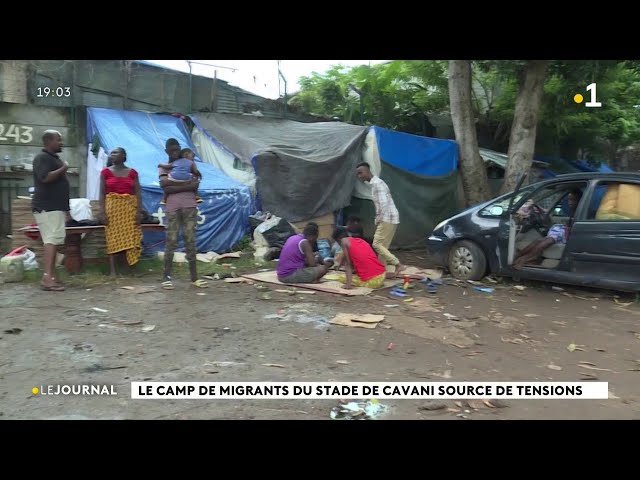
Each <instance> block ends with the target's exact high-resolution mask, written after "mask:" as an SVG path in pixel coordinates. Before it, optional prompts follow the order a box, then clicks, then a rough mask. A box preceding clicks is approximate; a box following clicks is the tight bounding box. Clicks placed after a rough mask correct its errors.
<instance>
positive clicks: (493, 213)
mask: <svg viewBox="0 0 640 480" xmlns="http://www.w3.org/2000/svg"><path fill="white" fill-rule="evenodd" d="M532 189H533V187H532V186H528V187H524V188H521V189H520V190H519V191H518V194H517V195H516V197H515V200H514V201H513V203H514V205H515V204H516V203H518V202H519V201H520V200H521V199H522V198H523V197H524V196H525V195H529V193H530V192H531V190H532ZM511 197H513V192H510V193H507V194H506V195H505V196H504V197H501V198H500V199H499V200H497V201H495V202H492V203H490V204H489V205H487V206H486V207H484V208H483V209H482V210H480V215H482V216H485V217H499V216H501V215H502V213H503V212H506V211H507V208H509V203H510V202H511ZM498 212H499V213H498Z"/></svg>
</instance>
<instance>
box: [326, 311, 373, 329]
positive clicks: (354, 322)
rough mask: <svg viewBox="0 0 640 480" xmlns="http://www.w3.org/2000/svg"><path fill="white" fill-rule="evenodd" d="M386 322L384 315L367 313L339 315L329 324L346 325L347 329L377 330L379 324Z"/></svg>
mask: <svg viewBox="0 0 640 480" xmlns="http://www.w3.org/2000/svg"><path fill="white" fill-rule="evenodd" d="M382 320H384V315H373V314H371V313H365V314H364V315H358V314H357V313H339V314H337V315H336V316H335V317H334V318H332V319H331V320H330V321H329V323H331V324H333V325H344V326H345V327H361V328H376V327H377V326H378V322H381V321H382Z"/></svg>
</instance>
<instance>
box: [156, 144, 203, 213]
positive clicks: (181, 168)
mask: <svg viewBox="0 0 640 480" xmlns="http://www.w3.org/2000/svg"><path fill="white" fill-rule="evenodd" d="M195 156H196V154H195V153H194V152H193V150H191V149H190V148H183V149H182V150H181V151H180V158H179V159H177V160H174V161H173V162H171V163H161V164H159V165H158V167H160V168H166V169H167V170H171V173H170V174H169V180H171V181H173V182H188V181H189V180H191V179H192V178H194V177H197V178H198V179H200V180H202V174H201V173H200V171H199V170H198V167H197V165H196V161H195ZM196 202H198V203H202V198H200V197H198V196H196ZM166 203H167V195H166V194H165V195H164V197H163V198H162V201H161V202H160V205H166Z"/></svg>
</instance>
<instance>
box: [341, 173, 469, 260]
mask: <svg viewBox="0 0 640 480" xmlns="http://www.w3.org/2000/svg"><path fill="white" fill-rule="evenodd" d="M380 178H381V179H382V180H384V181H385V182H386V183H387V185H389V189H390V190H391V195H392V197H393V201H394V202H395V204H396V207H397V208H398V213H399V214H400V225H399V226H398V230H397V232H396V235H395V237H394V239H393V243H392V244H391V248H394V249H408V248H416V247H417V248H420V247H423V246H424V245H425V238H426V237H427V236H428V235H429V234H430V233H431V232H432V231H433V228H434V227H435V226H436V225H437V224H438V223H440V221H442V220H444V219H446V218H449V217H451V216H453V215H455V214H456V213H457V212H458V208H457V191H458V172H457V170H454V171H452V172H451V173H450V174H449V175H445V176H442V177H424V176H421V175H417V174H415V173H412V172H409V171H407V170H404V169H401V168H398V167H396V166H394V165H391V164H389V163H387V162H384V161H383V162H382V174H381V175H380ZM344 214H345V218H346V217H347V216H349V215H357V216H358V217H360V218H361V219H362V222H363V227H364V230H365V236H367V237H373V233H374V230H375V227H374V224H373V221H374V217H375V209H374V206H373V202H372V201H371V200H364V199H361V198H357V197H351V205H350V206H348V207H346V208H345V209H344Z"/></svg>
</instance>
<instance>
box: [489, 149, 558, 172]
mask: <svg viewBox="0 0 640 480" xmlns="http://www.w3.org/2000/svg"><path fill="white" fill-rule="evenodd" d="M480 156H481V157H482V159H483V160H484V161H485V163H489V162H491V163H494V164H496V165H497V166H498V167H500V168H502V169H503V170H506V168H507V162H508V161H509V156H508V155H506V154H504V153H500V152H496V151H493V150H489V149H487V148H480ZM533 164H534V165H536V166H540V167H546V166H548V165H549V164H548V163H546V162H541V161H539V160H534V161H533Z"/></svg>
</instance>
